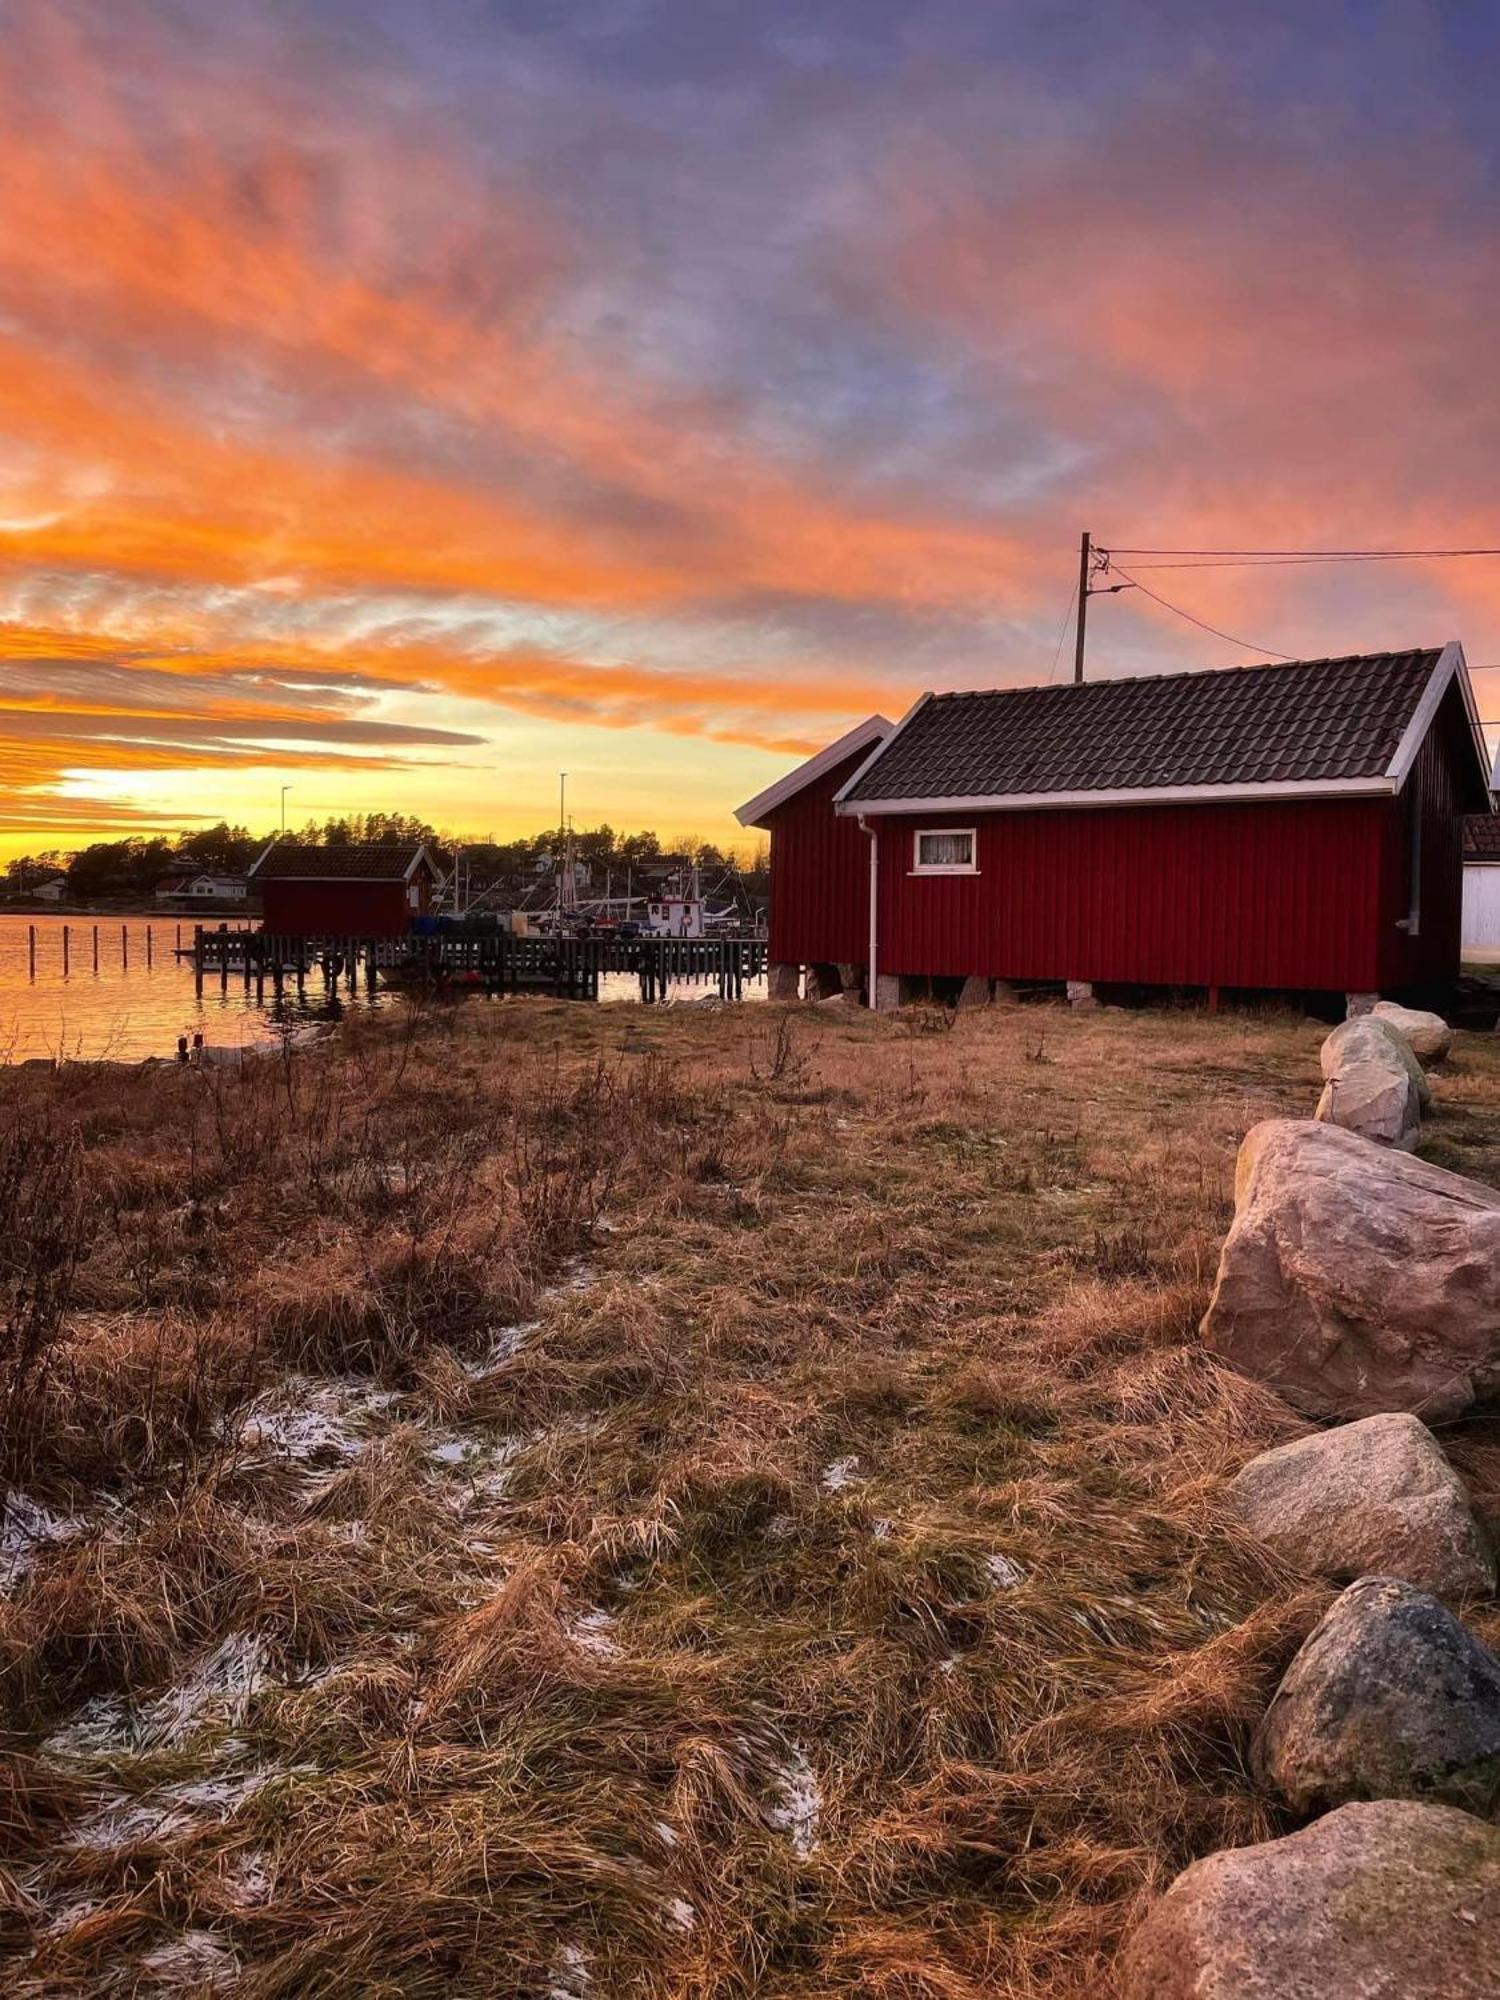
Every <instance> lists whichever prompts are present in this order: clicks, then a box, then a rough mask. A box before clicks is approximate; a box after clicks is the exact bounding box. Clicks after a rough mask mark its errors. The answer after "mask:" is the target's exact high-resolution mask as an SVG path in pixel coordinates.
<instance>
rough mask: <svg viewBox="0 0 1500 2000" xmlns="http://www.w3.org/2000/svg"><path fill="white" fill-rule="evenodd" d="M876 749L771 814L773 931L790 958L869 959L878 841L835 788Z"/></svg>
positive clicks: (781, 953) (776, 946)
mask: <svg viewBox="0 0 1500 2000" xmlns="http://www.w3.org/2000/svg"><path fill="white" fill-rule="evenodd" d="M869 754H870V746H869V745H866V747H865V748H864V749H863V750H860V751H857V752H856V753H855V755H854V756H852V757H849V758H847V759H846V760H845V762H844V763H842V764H840V765H838V766H837V768H836V769H834V770H832V771H828V772H825V773H824V775H823V776H822V777H821V778H819V779H818V780H817V781H816V782H815V783H813V784H811V785H808V786H806V787H805V788H804V789H803V790H802V791H800V792H798V793H797V794H796V796H795V797H794V798H790V799H788V800H787V802H786V804H785V805H783V806H778V807H777V809H776V811H775V812H774V813H773V814H772V815H771V821H770V828H771V935H770V950H771V957H772V959H773V961H774V962H776V963H777V964H782V965H863V964H864V963H865V961H866V959H867V958H868V957H869V943H870V915H869V912H870V842H869V837H868V835H866V834H864V833H862V832H861V831H860V827H859V822H858V821H857V820H854V819H840V818H838V817H837V815H836V814H835V813H834V810H833V796H834V793H835V792H837V790H838V789H839V787H840V786H841V785H843V784H846V783H847V782H848V780H849V779H850V778H851V777H852V776H853V775H854V772H855V771H856V770H857V769H858V767H859V766H860V765H861V764H862V763H863V762H864V760H865V759H866V757H868V756H869Z"/></svg>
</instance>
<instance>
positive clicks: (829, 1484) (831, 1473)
mask: <svg viewBox="0 0 1500 2000" xmlns="http://www.w3.org/2000/svg"><path fill="white" fill-rule="evenodd" d="M858 1473H859V1460H858V1459H857V1458H836V1459H835V1460H834V1461H833V1463H832V1465H830V1466H828V1467H826V1468H825V1470H824V1473H823V1477H822V1480H821V1482H820V1484H821V1485H822V1488H823V1491H824V1492H825V1493H842V1492H843V1490H844V1488H845V1487H846V1486H850V1485H852V1484H853V1483H854V1480H855V1478H856V1477H857V1476H858Z"/></svg>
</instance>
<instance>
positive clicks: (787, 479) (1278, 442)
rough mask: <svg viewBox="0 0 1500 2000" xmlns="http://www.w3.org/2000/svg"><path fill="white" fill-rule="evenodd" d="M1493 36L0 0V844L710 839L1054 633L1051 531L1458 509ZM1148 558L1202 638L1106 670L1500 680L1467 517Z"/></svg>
mask: <svg viewBox="0 0 1500 2000" xmlns="http://www.w3.org/2000/svg"><path fill="white" fill-rule="evenodd" d="M1497 80H1500V12H1497V10H1495V9H1494V8H1492V7H1488V6H1485V5H1482V4H1473V5H1440V4H1429V5H1418V4H1399V0H1392V4H1388V5H1375V4H1369V5H1353V4H1350V5H1339V4H1336V0H1325V4H1322V5H1320V6H1318V7H1315V8H1309V7H1307V6H1306V5H1305V4H1297V5H1283V4H1280V0H1263V4H1258V5H1257V6H1256V7H1254V8H1242V9H1227V8H1205V7H1204V6H1202V5H1201V0H1192V4H1188V0H1181V4H1178V0H1157V4H1152V5H1140V4H1134V0H1117V4H1114V5H1112V6H1111V7H1109V8H1107V9H1106V8H1099V7H1096V6H1085V5H1073V4H1070V0H1039V4H1029V3H1028V0H1015V4H1012V3H1011V0H967V4H959V0H923V4H922V5H920V6H917V5H913V4H911V0H244V4H241V5H238V6H228V5H225V4H223V0H43V4H37V0H0V129H3V132H4V140H3V144H0V853H14V852H18V851H23V850H26V849H33V850H35V849H40V848H43V847H51V846H71V845H76V844H78V843H79V842H80V841H83V840H87V839H92V838H104V837H117V836H118V835H119V834H120V833H121V832H130V831H140V832H149V831H153V830H156V829H158V828H161V827H163V826H165V827H178V826H182V827H187V826H191V825H192V824H194V823H195V822H197V821H204V820H210V821H211V820H216V819H219V818H221V817H225V816H227V817H229V818H230V819H232V820H238V821H243V822H246V823H248V824H250V825H251V826H253V827H256V828H259V827H264V826H267V825H272V824H274V823H275V822H276V819H277V817H278V813H279V809H280V793H281V787H282V786H283V785H287V786H290V788H291V790H290V793H289V795H288V802H287V810H288V815H289V818H290V819H291V821H292V822H293V823H294V824H295V823H298V822H299V821H300V820H301V819H303V818H307V817H314V818H323V817H326V816H327V815H329V814H333V813H342V812H346V811H349V810H368V809H385V810H400V811H406V812H417V813H421V814H423V815H425V816H426V817H428V818H430V819H431V820H432V821H433V822H434V823H436V824H437V825H439V826H440V827H442V828H444V829H447V830H451V831H452V832H454V833H456V834H459V835H467V836H470V837H476V836H481V835H483V834H486V833H491V832H493V833H495V834H496V835H498V836H500V837H504V836H505V835H507V834H512V833H516V832H520V831H523V830H526V831H529V830H531V829H533V828H537V827H540V826H545V825H549V824H555V823H556V816H557V810H558V807H557V799H558V773H559V772H560V771H563V770H566V772H567V773H568V781H567V782H568V808H569V811H570V813H571V815H572V816H573V817H574V818H575V820H576V821H577V822H578V823H579V824H580V825H584V824H588V825H592V824H596V823H598V822H600V821H609V822H610V823H612V824H614V825H615V826H617V827H621V828H638V827H641V826H653V827H655V828H656V829H657V830H658V831H661V832H664V833H669V834H670V833H681V832H689V831H691V832H695V833H698V834H700V835H703V836H705V837H708V838H716V839H727V838H728V837H729V836H730V834H731V833H732V832H733V831H734V830H735V829H734V824H733V821H732V818H731V813H732V809H733V807H734V806H735V805H736V804H737V803H739V802H740V801H741V800H743V799H745V798H747V797H749V796H750V795H751V794H753V793H754V792H757V791H759V790H760V789H761V788H762V787H763V786H765V785H766V784H768V783H770V782H771V781H772V780H773V779H774V778H775V777H777V776H778V775H780V773H781V772H782V771H784V770H785V769H786V768H788V766H789V765H790V764H791V763H792V762H794V761H796V760H797V759H798V758H799V757H801V756H802V755H805V754H807V753H808V752H810V751H812V750H814V749H816V748H817V747H818V746H819V745H820V744H822V743H825V742H827V741H828V740H830V739H831V738H832V737H834V736H836V735H838V734H839V733H841V732H842V731H843V730H844V729H846V728H847V727H848V726H849V725H850V724H851V723H853V722H855V721H857V720H858V719H860V718H861V717H862V716H864V715H866V714H868V713H870V712H871V710H873V709H876V708H879V709H883V710H884V711H885V713H886V714H888V715H892V716H896V715H899V714H900V713H901V712H902V711H903V710H904V709H905V708H906V707H908V706H909V704H910V703H911V701H912V700H914V699H915V697H916V696H917V695H918V694H919V693H921V692H922V691H923V690H924V689H929V688H955V687H984V686H995V685H1003V684H1019V683H1032V682H1038V681H1045V680H1047V679H1049V678H1054V677H1064V676H1066V675H1067V674H1068V673H1069V671H1070V668H1071V633H1070V628H1069V624H1068V614H1069V606H1070V599H1071V593H1072V590H1073V586H1074V583H1075V580H1076V572H1077V560H1078V558H1077V549H1078V537H1079V534H1080V531H1081V530H1082V529H1084V528H1088V529H1090V530H1091V531H1092V532H1093V534H1094V535H1095V537H1096V539H1097V540H1099V541H1100V542H1103V543H1105V544H1106V545H1110V546H1113V547H1116V548H1127V547H1128V548H1164V549H1172V550H1175V549H1185V548H1186V549H1199V548H1210V549H1214V548H1229V547H1232V548H1241V547H1255V548H1278V549H1308V548H1352V547H1360V548H1367V547H1368V548H1414V547H1421V548H1439V547H1441V548H1448V547H1476V546H1487V545H1500V500H1497V479H1500V371H1497V369H1496V367H1495V362H1494V355H1495V350H1496V343H1497V335H1500V221H1497V213H1500V211H1497V163H1500V126H1497V124H1496V121H1495V119H1494V116H1493V100H1494V96H1495V86H1496V83H1497ZM1121 560H1122V561H1125V560H1126V559H1125V558H1123V557H1122V558H1121ZM1141 560H1142V561H1144V560H1145V558H1142V559H1141ZM1131 573H1132V574H1135V573H1137V572H1135V571H1134V570H1132V572H1131ZM1139 574H1140V578H1141V581H1142V583H1145V584H1147V585H1149V587H1150V588H1151V589H1153V590H1154V591H1156V593H1157V594H1158V596H1161V597H1165V598H1167V599H1168V600H1170V602H1172V603H1173V604H1175V605H1177V606H1179V607H1180V608H1182V609H1185V610H1187V611H1190V612H1191V613H1192V614H1193V616H1195V617H1197V618H1199V619H1201V620H1203V621H1204V622H1205V623H1207V624H1210V625H1213V626H1215V627H1218V628H1219V629H1220V630H1221V631H1222V632H1225V633H1227V634H1230V635H1232V637H1231V638H1230V639H1227V640H1226V639H1223V638H1218V637H1215V636H1212V635H1210V634H1209V633H1206V632H1204V631H1202V630H1200V629H1198V628H1196V627H1194V626H1193V625H1191V624H1189V623H1187V622H1186V620H1184V619H1183V618H1181V617H1179V616H1177V615H1175V614H1174V613H1173V612H1171V611H1169V610H1167V609H1165V608H1164V607H1163V606H1162V605H1160V604H1158V603H1157V602H1155V601H1154V600H1153V599H1152V598H1149V597H1147V596H1146V595H1145V594H1144V593H1143V592H1141V591H1133V592H1124V593H1121V594H1118V595H1113V596H1107V597H1102V598H1096V599H1094V600H1093V601H1092V603H1091V606H1090V613H1089V624H1090V649H1089V671H1090V673H1091V674H1097V675H1105V674H1125V673H1143V672H1163V671H1168V672H1170V671H1177V670H1181V669H1186V668H1189V667H1204V666H1211V667H1218V666H1232V665H1235V664H1239V663H1243V662H1246V661H1250V660H1256V659H1262V658H1265V657H1267V656H1268V655H1274V654H1284V655H1295V656H1302V657H1312V656H1316V655H1320V654H1325V653H1331V652H1332V653H1347V652H1355V651H1362V650H1374V649H1379V648H1384V647H1398V646H1407V645H1426V644H1436V643H1441V642H1442V641H1444V640H1446V639H1449V638H1454V637H1457V638H1460V639H1462V640H1463V641H1464V644H1465V648H1466V651H1467V654H1468V658H1469V660H1470V663H1471V665H1473V666H1476V667H1479V668H1483V667H1484V666H1485V665H1486V663H1488V662H1492V661H1500V560H1491V559H1477V560H1470V561H1454V562H1441V563H1439V562H1433V563H1412V564H1390V565H1380V564H1362V565H1349V566H1330V567H1323V566H1317V565H1306V566H1297V565H1276V566H1274V567H1271V568H1267V569H1261V570H1256V571H1247V570H1245V569H1238V568H1217V567H1210V568H1201V569H1200V568H1194V569H1191V570H1184V569H1170V570H1161V571H1156V572H1154V573H1153V574H1152V575H1150V576H1149V577H1148V576H1147V575H1146V574H1145V572H1144V570H1142V571H1140V572H1139ZM1476 687H1477V689H1478V692H1479V698H1480V704H1481V709H1482V711H1483V713H1484V715H1485V717H1486V719H1487V720H1491V719H1494V720H1500V672H1483V671H1481V672H1480V673H1478V674H1477V676H1476ZM1493 734H1494V732H1493V731H1492V736H1493Z"/></svg>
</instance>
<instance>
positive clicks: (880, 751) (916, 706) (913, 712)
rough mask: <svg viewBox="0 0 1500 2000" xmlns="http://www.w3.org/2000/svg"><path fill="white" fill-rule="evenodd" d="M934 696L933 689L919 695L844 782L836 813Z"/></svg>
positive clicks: (854, 808) (856, 809) (836, 796)
mask: <svg viewBox="0 0 1500 2000" xmlns="http://www.w3.org/2000/svg"><path fill="white" fill-rule="evenodd" d="M932 696H933V690H932V689H931V688H928V690H927V692H926V693H925V694H919V695H918V696H917V698H916V700H915V701H914V702H913V703H912V705H911V707H910V708H909V709H908V710H907V711H906V713H905V715H903V716H902V718H901V720H900V721H899V722H898V723H897V724H896V726H895V728H894V729H892V730H891V731H890V732H889V733H888V734H887V735H885V736H883V737H882V738H881V740H880V741H879V742H878V743H877V744H876V745H875V748H874V749H873V750H872V751H871V752H870V754H869V756H868V757H866V759H865V761H864V762H863V763H862V764H861V765H860V767H859V769H858V770H857V771H855V772H853V773H852V774H851V775H850V776H849V777H848V778H846V779H845V780H844V782H843V784H842V785H840V786H839V788H838V790H837V791H836V792H835V793H834V795H833V809H834V811H835V812H838V813H841V812H843V811H844V809H845V808H844V800H845V799H846V798H847V797H848V795H849V793H850V792H851V791H852V790H853V788H854V787H855V786H856V785H857V784H858V783H859V781H860V779H861V778H862V777H863V776H864V775H865V772H866V771H868V770H869V769H870V766H871V765H872V764H878V763H879V762H880V760H881V758H882V757H883V756H884V755H885V753H886V751H887V750H889V749H890V747H891V745H892V744H893V743H894V742H895V740H896V738H897V737H898V736H899V735H900V734H901V732H902V730H903V729H905V727H906V725H907V724H908V723H909V722H911V721H912V720H914V718H915V717H917V716H919V715H920V714H921V713H922V710H923V709H924V708H925V707H926V706H927V704H928V702H930V701H931V700H932ZM848 810H849V811H850V812H854V813H858V812H860V811H862V810H863V808H862V807H860V806H850V807H849V809H848Z"/></svg>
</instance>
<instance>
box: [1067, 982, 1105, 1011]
mask: <svg viewBox="0 0 1500 2000" xmlns="http://www.w3.org/2000/svg"><path fill="white" fill-rule="evenodd" d="M1068 1005H1069V1006H1070V1007H1097V1006H1098V1005H1099V1002H1098V1000H1097V999H1096V998H1095V996H1094V982H1093V980H1092V979H1070V980H1069V981H1068Z"/></svg>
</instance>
